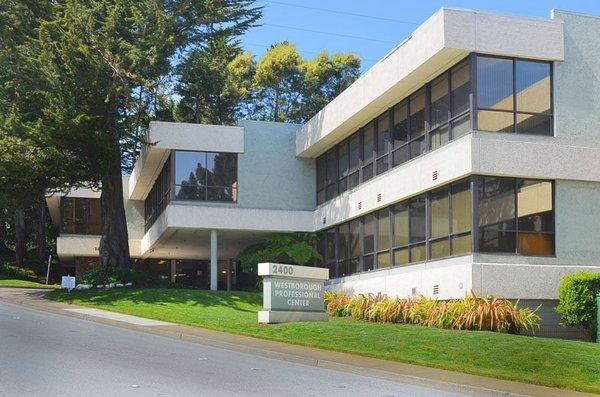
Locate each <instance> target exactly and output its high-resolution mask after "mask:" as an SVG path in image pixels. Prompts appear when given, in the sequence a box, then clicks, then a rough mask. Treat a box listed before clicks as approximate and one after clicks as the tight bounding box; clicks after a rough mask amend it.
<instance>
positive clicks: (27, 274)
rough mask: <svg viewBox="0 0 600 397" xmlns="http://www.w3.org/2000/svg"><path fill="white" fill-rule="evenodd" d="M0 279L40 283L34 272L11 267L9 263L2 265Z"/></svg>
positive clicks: (0, 266) (0, 265)
mask: <svg viewBox="0 0 600 397" xmlns="http://www.w3.org/2000/svg"><path fill="white" fill-rule="evenodd" d="M0 278H10V279H15V280H26V281H38V279H37V276H36V274H35V272H34V271H33V270H31V269H27V268H24V267H19V266H15V265H11V264H9V263H3V264H0Z"/></svg>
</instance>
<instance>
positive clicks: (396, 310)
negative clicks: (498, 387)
mask: <svg viewBox="0 0 600 397" xmlns="http://www.w3.org/2000/svg"><path fill="white" fill-rule="evenodd" d="M326 300H327V302H328V303H327V313H329V314H330V315H332V316H338V317H346V316H348V317H352V318H355V319H357V320H364V321H373V322H380V323H401V324H416V325H424V326H427V327H436V328H447V329H459V330H479V331H496V332H508V333H520V332H521V331H533V330H534V329H535V328H538V327H539V322H540V317H539V316H538V314H537V310H538V309H539V307H538V309H535V310H533V309H530V308H519V307H518V304H516V303H512V302H511V301H509V300H507V299H503V298H496V297H487V298H482V297H478V296H476V295H475V294H473V293H471V294H469V295H468V296H466V297H465V298H463V299H451V300H446V301H443V300H434V299H428V298H426V297H425V296H420V297H417V298H406V299H401V298H389V297H387V296H386V295H381V294H378V295H373V294H358V295H356V296H353V297H350V296H346V295H343V294H336V293H333V294H330V295H329V296H327V297H326Z"/></svg>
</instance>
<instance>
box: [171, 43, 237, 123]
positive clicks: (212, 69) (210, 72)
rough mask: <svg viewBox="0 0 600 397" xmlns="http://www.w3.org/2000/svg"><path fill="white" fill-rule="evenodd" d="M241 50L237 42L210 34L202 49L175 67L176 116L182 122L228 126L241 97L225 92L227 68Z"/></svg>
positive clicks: (195, 50)
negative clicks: (179, 97)
mask: <svg viewBox="0 0 600 397" xmlns="http://www.w3.org/2000/svg"><path fill="white" fill-rule="evenodd" d="M241 53H242V50H241V48H240V46H239V44H238V42H237V41H235V40H231V39H230V37H227V36H225V35H223V34H213V35H212V36H211V37H209V38H208V39H207V41H206V43H205V44H204V45H202V46H201V47H198V48H195V49H193V50H192V51H190V52H189V53H188V54H187V55H186V57H185V59H183V61H182V62H181V63H180V64H179V65H177V74H178V76H179V81H178V83H177V85H176V88H175V92H176V93H177V94H179V95H180V96H181V100H180V101H179V106H178V115H179V117H180V119H181V120H182V121H190V122H195V123H209V124H231V123H233V122H234V121H235V116H236V113H237V108H238V106H239V103H240V102H241V99H242V98H241V96H239V95H235V92H232V91H230V90H227V82H228V76H229V69H228V65H229V63H230V62H232V61H233V60H234V59H235V58H236V57H237V56H238V55H240V54H241Z"/></svg>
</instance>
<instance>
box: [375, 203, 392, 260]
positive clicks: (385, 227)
mask: <svg viewBox="0 0 600 397" xmlns="http://www.w3.org/2000/svg"><path fill="white" fill-rule="evenodd" d="M390 226H391V225H390V215H389V210H388V209H387V208H386V209H384V210H381V211H379V214H378V216H377V250H378V251H382V250H388V249H390Z"/></svg>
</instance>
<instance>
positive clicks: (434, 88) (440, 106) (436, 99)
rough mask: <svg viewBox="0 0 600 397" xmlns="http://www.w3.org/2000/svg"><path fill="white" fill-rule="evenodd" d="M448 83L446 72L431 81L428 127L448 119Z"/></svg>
mask: <svg viewBox="0 0 600 397" xmlns="http://www.w3.org/2000/svg"><path fill="white" fill-rule="evenodd" d="M449 89H450V85H449V82H448V74H447V73H444V74H443V75H441V76H440V77H438V78H437V79H435V80H433V82H432V83H431V107H430V114H431V116H430V124H431V125H430V128H432V129H433V128H436V127H438V126H440V125H442V124H444V123H446V122H447V121H448V113H449V111H450V97H449V95H448V93H449Z"/></svg>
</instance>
